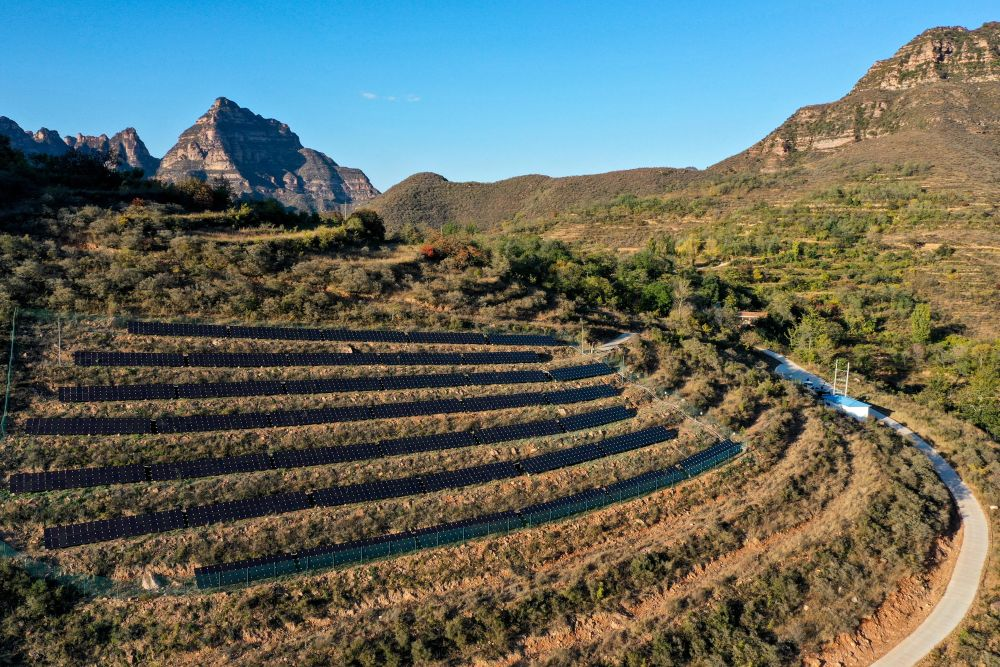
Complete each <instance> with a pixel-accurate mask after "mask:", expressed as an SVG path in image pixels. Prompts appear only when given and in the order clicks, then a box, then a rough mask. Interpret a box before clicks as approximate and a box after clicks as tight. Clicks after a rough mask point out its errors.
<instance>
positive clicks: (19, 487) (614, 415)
mask: <svg viewBox="0 0 1000 667" xmlns="http://www.w3.org/2000/svg"><path fill="white" fill-rule="evenodd" d="M635 414H636V412H635V410H631V409H628V408H625V407H623V406H620V405H619V406H614V407H611V408H604V409H602V410H594V411H591V412H585V413H583V414H579V415H573V416H571V417H564V418H562V419H549V420H544V421H533V422H524V423H517V424H506V425H503V426H494V427H491V428H484V429H479V430H475V431H455V432H451V433H439V434H434V435H420V436H413V437H409V438H396V439H393V440H383V441H379V442H368V443H358V444H354V445H339V446H334V447H316V448H311V449H287V450H279V451H277V452H274V453H273V454H266V453H262V454H244V455H241V456H226V457H218V458H207V459H198V460H194V461H175V462H170V463H153V464H141V463H137V464H130V465H123V466H104V467H100V468H76V469H67V470H50V471H47V472H34V473H31V472H29V473H15V474H13V475H11V477H10V480H9V486H10V491H11V493H39V492H44V491H57V490H62V489H75V488H86V487H92V486H107V485H111V484H133V483H138V482H146V481H167V480H175V479H190V478H195V477H210V476H213V475H231V474H235V473H246V472H256V471H261V470H275V469H281V468H300V467H307V466H315V465H330V464H333V463H346V462H348V461H364V460H367V459H375V458H382V457H387V456H399V455H404V454H415V453H419V452H427V451H439V450H444V449H454V448H458V447H471V446H474V445H488V444H495V443H498V442H508V441H512V440H523V439H525V438H535V437H544V436H548V435H557V434H560V433H564V432H565V433H569V432H572V431H579V430H582V429H587V428H595V427H597V426H603V425H605V424H611V423H614V422H617V421H622V420H624V419H630V418H632V417H634V416H635Z"/></svg>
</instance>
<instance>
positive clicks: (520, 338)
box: [127, 322, 563, 347]
mask: <svg viewBox="0 0 1000 667" xmlns="http://www.w3.org/2000/svg"><path fill="white" fill-rule="evenodd" d="M127 328H128V332H129V333H131V334H138V335H143V336H189V337H210V338H254V339H258V340H312V341H339V342H351V343H431V344H445V345H531V346H549V347H553V346H557V345H562V344H563V343H562V342H560V341H559V340H557V339H555V338H553V337H552V336H547V335H540V334H481V333H474V332H466V331H379V330H375V329H372V330H365V329H300V328H289V327H247V326H227V325H221V324H183V323H171V322H129V323H128V324H127Z"/></svg>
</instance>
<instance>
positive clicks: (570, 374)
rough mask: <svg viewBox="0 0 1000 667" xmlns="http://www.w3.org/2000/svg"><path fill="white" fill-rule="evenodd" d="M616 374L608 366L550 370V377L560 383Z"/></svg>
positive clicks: (566, 367)
mask: <svg viewBox="0 0 1000 667" xmlns="http://www.w3.org/2000/svg"><path fill="white" fill-rule="evenodd" d="M611 373H614V370H612V369H611V367H610V366H608V365H607V364H602V363H597V364H587V365H585V366H565V367H563V368H553V369H551V370H549V375H551V376H552V378H553V379H555V380H558V381H560V382H568V381H570V380H582V379H584V378H591V377H597V376H599V375H610V374H611Z"/></svg>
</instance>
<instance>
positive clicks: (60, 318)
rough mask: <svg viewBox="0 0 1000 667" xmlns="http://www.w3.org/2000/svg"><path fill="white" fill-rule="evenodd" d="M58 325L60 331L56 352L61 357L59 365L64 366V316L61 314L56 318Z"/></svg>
mask: <svg viewBox="0 0 1000 667" xmlns="http://www.w3.org/2000/svg"><path fill="white" fill-rule="evenodd" d="M56 326H57V328H58V331H59V334H58V343H56V345H57V349H58V352H57V353H56V354H57V356H58V359H59V365H60V366H62V316H61V315H59V316H57V318H56Z"/></svg>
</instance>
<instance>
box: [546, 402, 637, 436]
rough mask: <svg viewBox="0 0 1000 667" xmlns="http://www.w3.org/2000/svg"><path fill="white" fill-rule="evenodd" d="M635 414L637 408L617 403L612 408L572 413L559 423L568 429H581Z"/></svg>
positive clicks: (560, 419)
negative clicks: (577, 413)
mask: <svg viewBox="0 0 1000 667" xmlns="http://www.w3.org/2000/svg"><path fill="white" fill-rule="evenodd" d="M635 415H636V412H635V410H630V409H628V408H626V407H623V406H621V405H616V406H614V407H612V408H605V409H603V410H596V411H594V412H585V413H583V414H580V415H572V416H570V417H560V418H559V423H560V424H561V425H562V427H563V428H564V429H566V430H567V431H581V430H583V429H585V428H594V427H595V426H603V425H605V424H611V423H613V422H617V421H622V420H624V419H631V418H632V417H635Z"/></svg>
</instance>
